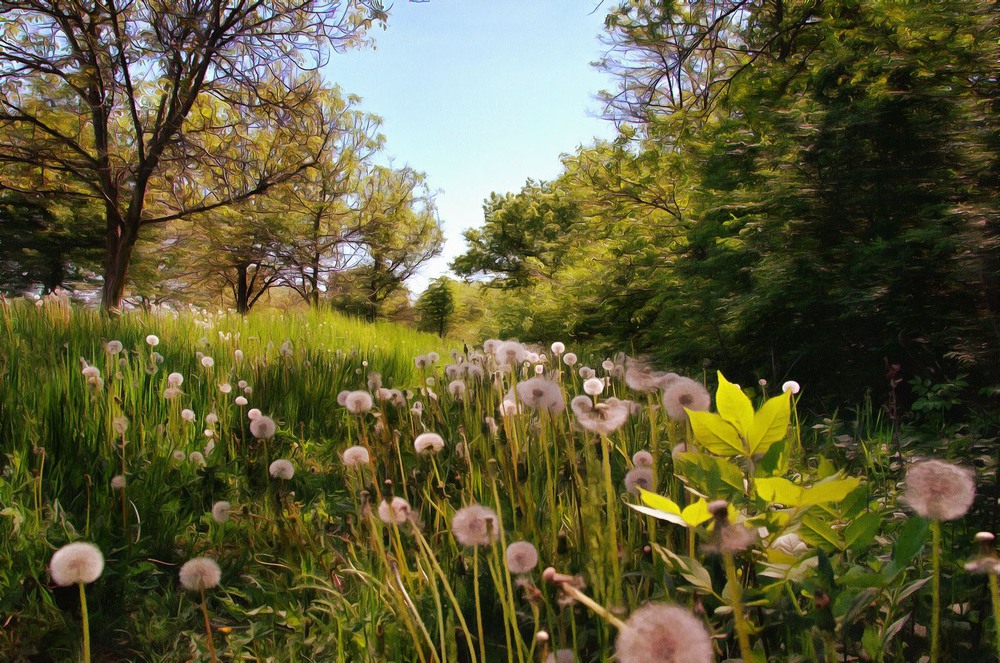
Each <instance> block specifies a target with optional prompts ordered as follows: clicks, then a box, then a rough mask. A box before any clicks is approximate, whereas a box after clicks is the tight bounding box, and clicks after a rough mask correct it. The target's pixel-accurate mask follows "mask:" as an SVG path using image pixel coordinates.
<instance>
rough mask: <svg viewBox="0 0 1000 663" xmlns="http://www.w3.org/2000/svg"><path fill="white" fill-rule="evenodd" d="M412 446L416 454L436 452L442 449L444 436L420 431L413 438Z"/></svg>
mask: <svg viewBox="0 0 1000 663" xmlns="http://www.w3.org/2000/svg"><path fill="white" fill-rule="evenodd" d="M413 448H414V449H415V450H416V452H417V453H418V454H422V453H432V454H436V453H438V452H440V451H441V450H442V449H444V438H442V437H441V436H440V435H438V434H437V433H421V434H420V435H418V436H417V438H416V439H415V440H413Z"/></svg>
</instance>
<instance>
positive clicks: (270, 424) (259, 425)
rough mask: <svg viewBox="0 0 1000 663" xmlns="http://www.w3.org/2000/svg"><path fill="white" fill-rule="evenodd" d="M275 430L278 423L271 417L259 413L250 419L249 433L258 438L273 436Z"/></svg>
mask: <svg viewBox="0 0 1000 663" xmlns="http://www.w3.org/2000/svg"><path fill="white" fill-rule="evenodd" d="M277 431H278V425H277V424H275V423H274V419H272V418H271V417H266V416H264V415H259V416H258V417H256V418H254V419H251V420H250V434H251V435H253V436H254V437H256V438H257V439H258V440H268V439H270V438H272V437H274V434H275V433H276V432H277Z"/></svg>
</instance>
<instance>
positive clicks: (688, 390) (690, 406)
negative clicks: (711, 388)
mask: <svg viewBox="0 0 1000 663" xmlns="http://www.w3.org/2000/svg"><path fill="white" fill-rule="evenodd" d="M711 406H712V397H711V395H710V394H709V393H708V390H707V389H705V387H704V386H703V385H702V384H701V383H700V382H698V381H696V380H692V379H691V378H681V377H679V378H677V379H676V380H673V381H672V382H671V383H670V386H669V387H667V388H666V390H665V391H664V392H663V408H664V409H665V410H666V411H667V416H668V417H670V418H671V419H673V420H675V421H687V418H688V416H687V412H686V411H685V409H687V410H692V411H695V412H705V411H707V410H708V408H709V407H711Z"/></svg>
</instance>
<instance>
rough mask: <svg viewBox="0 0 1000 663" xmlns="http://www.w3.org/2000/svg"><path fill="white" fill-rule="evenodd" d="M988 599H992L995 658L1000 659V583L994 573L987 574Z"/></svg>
mask: <svg viewBox="0 0 1000 663" xmlns="http://www.w3.org/2000/svg"><path fill="white" fill-rule="evenodd" d="M989 583H990V599H992V601H993V635H994V637H995V638H996V643H995V644H996V648H997V660H998V661H1000V583H998V582H997V576H996V574H995V573H990V574H989Z"/></svg>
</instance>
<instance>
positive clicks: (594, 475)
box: [0, 297, 1000, 663]
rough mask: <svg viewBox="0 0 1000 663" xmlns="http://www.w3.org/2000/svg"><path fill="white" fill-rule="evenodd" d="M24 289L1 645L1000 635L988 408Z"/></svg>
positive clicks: (690, 646)
mask: <svg viewBox="0 0 1000 663" xmlns="http://www.w3.org/2000/svg"><path fill="white" fill-rule="evenodd" d="M0 306H2V310H0V377H2V378H3V385H4V386H3V388H2V391H0V440H2V454H3V455H2V457H0V464H2V480H0V560H2V561H0V601H2V603H0V618H2V629H0V658H2V659H3V660H10V661H69V660H95V661H192V660H198V661H201V660H205V661H208V660H213V661H214V660H233V661H235V660H241V661H243V660H245V661H420V662H422V663H429V662H431V661H442V662H443V661H472V662H476V663H486V662H490V663H492V662H506V663H513V662H515V661H516V662H517V663H526V662H529V661H531V662H535V661H539V662H540V661H556V662H557V663H563V662H565V661H581V662H583V661H605V660H618V661H622V662H623V663H638V662H648V663H657V662H658V661H663V662H679V661H691V662H701V661H713V660H716V661H722V660H726V659H735V660H739V659H742V660H745V661H750V660H753V661H844V660H874V661H917V660H920V659H921V658H923V657H927V659H928V660H931V661H937V660H942V661H945V660H956V659H958V658H959V657H964V658H966V659H968V660H975V661H979V660H996V656H997V652H998V651H1000V634H998V633H997V628H996V623H995V620H994V614H995V610H994V607H995V606H996V605H997V602H998V601H1000V594H998V590H997V580H996V579H997V573H998V571H1000V567H998V561H997V558H996V554H995V552H994V545H993V540H992V536H991V535H987V534H986V533H985V532H984V533H980V534H979V535H978V537H977V532H979V531H980V530H991V529H993V528H995V526H996V522H995V520H996V508H995V506H996V495H995V485H994V483H995V481H996V471H995V470H996V465H997V462H996V451H995V449H994V446H995V445H993V444H991V442H990V440H984V439H980V438H978V437H975V436H971V435H969V434H967V431H965V432H963V433H961V434H957V433H955V431H954V429H952V430H951V431H950V432H949V433H948V434H947V435H944V436H941V437H939V438H935V437H934V436H930V435H920V434H918V433H917V432H916V431H905V430H904V431H900V430H899V429H896V428H893V426H891V425H890V424H889V423H887V422H886V421H884V420H883V419H882V418H880V417H878V416H877V415H875V414H873V413H872V412H871V410H870V409H867V410H866V409H865V408H859V409H858V410H856V411H854V412H853V413H852V414H850V415H848V416H842V417H840V418H837V419H822V420H821V419H815V420H813V419H812V418H810V416H808V415H807V414H806V413H805V412H800V408H799V398H800V396H801V394H802V393H804V392H805V391H806V390H808V389H809V385H808V384H803V385H801V388H802V390H803V391H802V392H799V391H798V389H799V385H792V384H789V385H787V386H783V385H758V384H754V385H751V386H749V387H748V386H746V385H744V386H742V387H741V386H740V385H736V384H734V383H732V382H730V381H728V380H727V379H726V374H725V367H723V370H722V371H721V372H720V373H717V374H716V373H713V374H705V375H691V376H689V377H684V376H677V375H674V374H671V373H667V372H665V371H658V370H654V369H653V368H651V367H649V366H647V365H645V364H643V363H642V362H639V361H637V360H634V359H627V358H625V357H624V356H618V357H612V358H606V357H603V356H596V355H593V354H590V353H588V352H587V351H585V350H581V349H574V348H573V347H566V346H563V345H562V344H561V343H559V342H558V339H552V340H553V341H555V343H553V344H552V345H551V346H546V347H535V346H530V347H529V346H524V345H522V344H520V343H516V342H512V341H504V342H501V341H488V342H486V343H485V344H484V345H483V346H481V347H470V348H466V347H463V346H462V344H461V343H454V342H449V341H447V340H445V341H442V340H441V339H438V338H437V337H435V336H430V335H425V334H420V333H417V332H413V331H410V330H407V329H404V328H401V327H398V326H394V325H388V324H386V325H367V324H363V323H359V322H355V321H352V320H348V319H346V318H340V317H336V316H332V315H330V314H322V313H319V312H311V313H309V314H298V315H278V314H255V315H253V316H250V317H246V318H243V317H240V316H236V315H229V314H222V313H208V312H204V311H192V312H188V313H184V314H180V315H176V314H167V313H160V314H127V315H125V316H123V317H121V318H117V319H110V318H102V317H100V316H98V315H96V314H93V313H90V312H86V311H81V310H76V309H73V308H71V307H70V306H69V305H68V303H67V302H66V301H65V300H62V299H59V298H58V297H51V298H46V299H45V300H43V301H42V302H41V303H40V305H39V306H34V305H30V303H28V302H23V301H3V303H2V304H0ZM575 353H579V355H580V356H577V354H575ZM705 385H707V386H708V388H707V389H706V386H705ZM845 411H846V410H845ZM977 538H978V540H977ZM75 542H87V543H89V544H93V546H96V549H94V548H93V546H90V547H87V548H86V549H84V548H80V547H76V548H72V547H69V548H68V547H67V544H71V543H75ZM64 551H65V552H64ZM72 555H78V557H75V558H72V560H71V561H67V560H68V559H69V558H70V557H71V556H72ZM94 555H97V556H100V558H101V560H100V561H101V564H100V565H98V564H97V557H95V556H94ZM74 585H76V586H74Z"/></svg>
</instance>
